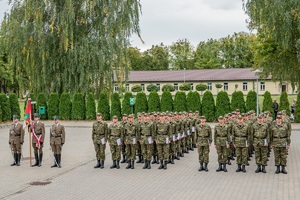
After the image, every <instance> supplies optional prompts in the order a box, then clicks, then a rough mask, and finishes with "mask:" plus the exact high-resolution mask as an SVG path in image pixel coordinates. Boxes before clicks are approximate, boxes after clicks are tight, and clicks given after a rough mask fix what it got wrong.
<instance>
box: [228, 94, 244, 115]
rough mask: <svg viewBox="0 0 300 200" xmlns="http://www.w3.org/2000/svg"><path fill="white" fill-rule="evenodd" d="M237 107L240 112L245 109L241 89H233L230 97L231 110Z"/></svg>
mask: <svg viewBox="0 0 300 200" xmlns="http://www.w3.org/2000/svg"><path fill="white" fill-rule="evenodd" d="M236 109H239V110H240V111H241V113H244V112H245V111H246V105H245V99H244V94H243V92H242V91H234V92H233V93H232V97H231V111H235V110H236Z"/></svg>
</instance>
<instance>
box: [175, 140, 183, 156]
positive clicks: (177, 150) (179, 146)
mask: <svg viewBox="0 0 300 200" xmlns="http://www.w3.org/2000/svg"><path fill="white" fill-rule="evenodd" d="M181 150H182V149H181V139H179V140H177V141H176V152H177V153H179V152H181Z"/></svg>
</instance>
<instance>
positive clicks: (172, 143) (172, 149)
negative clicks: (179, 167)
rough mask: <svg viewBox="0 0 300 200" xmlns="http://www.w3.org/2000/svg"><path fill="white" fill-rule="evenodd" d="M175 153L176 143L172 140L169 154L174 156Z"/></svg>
mask: <svg viewBox="0 0 300 200" xmlns="http://www.w3.org/2000/svg"><path fill="white" fill-rule="evenodd" d="M176 153H177V151H176V143H175V142H173V141H172V142H171V143H170V156H175V155H176Z"/></svg>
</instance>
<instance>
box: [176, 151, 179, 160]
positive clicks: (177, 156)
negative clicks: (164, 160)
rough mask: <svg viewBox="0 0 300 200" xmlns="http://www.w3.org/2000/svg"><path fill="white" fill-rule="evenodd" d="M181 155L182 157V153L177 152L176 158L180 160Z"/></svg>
mask: <svg viewBox="0 0 300 200" xmlns="http://www.w3.org/2000/svg"><path fill="white" fill-rule="evenodd" d="M179 157H180V153H179V152H177V154H176V157H175V158H176V160H180V158H179Z"/></svg>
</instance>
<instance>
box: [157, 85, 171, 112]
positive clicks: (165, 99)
mask: <svg viewBox="0 0 300 200" xmlns="http://www.w3.org/2000/svg"><path fill="white" fill-rule="evenodd" d="M160 105H161V111H162V112H166V111H173V98H172V94H171V92H170V91H168V90H166V91H163V93H162V95H161V103H160Z"/></svg>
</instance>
